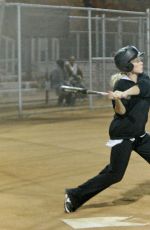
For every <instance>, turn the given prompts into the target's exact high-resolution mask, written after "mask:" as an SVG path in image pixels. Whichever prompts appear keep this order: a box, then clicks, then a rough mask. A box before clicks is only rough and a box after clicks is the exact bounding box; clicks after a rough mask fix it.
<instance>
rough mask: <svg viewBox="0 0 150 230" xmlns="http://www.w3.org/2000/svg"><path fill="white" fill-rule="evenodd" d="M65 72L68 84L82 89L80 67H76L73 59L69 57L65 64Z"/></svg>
mask: <svg viewBox="0 0 150 230" xmlns="http://www.w3.org/2000/svg"><path fill="white" fill-rule="evenodd" d="M65 68H66V72H67V75H68V79H69V82H70V83H71V84H72V85H73V86H78V87H83V84H82V81H83V73H82V71H81V69H80V67H79V66H78V65H77V63H76V60H75V57H74V56H71V57H70V58H69V60H68V61H67V62H66V63H65Z"/></svg>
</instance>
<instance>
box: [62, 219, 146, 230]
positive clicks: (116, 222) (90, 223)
mask: <svg viewBox="0 0 150 230" xmlns="http://www.w3.org/2000/svg"><path fill="white" fill-rule="evenodd" d="M62 221H63V222H64V223H66V224H68V225H69V226H71V227H72V228H73V229H82V228H104V227H125V226H133V227H135V226H144V225H149V224H150V223H139V221H138V222H136V219H135V218H132V217H118V216H115V217H91V218H77V219H63V220H62Z"/></svg>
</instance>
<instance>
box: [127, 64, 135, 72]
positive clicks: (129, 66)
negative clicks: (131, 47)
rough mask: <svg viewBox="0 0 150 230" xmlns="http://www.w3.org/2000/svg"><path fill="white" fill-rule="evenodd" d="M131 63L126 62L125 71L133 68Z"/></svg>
mask: <svg viewBox="0 0 150 230" xmlns="http://www.w3.org/2000/svg"><path fill="white" fill-rule="evenodd" d="M133 67H134V66H133V64H132V63H131V62H130V63H128V65H127V66H126V71H127V72H131V71H132V70H133Z"/></svg>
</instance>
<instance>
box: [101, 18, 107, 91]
mask: <svg viewBox="0 0 150 230" xmlns="http://www.w3.org/2000/svg"><path fill="white" fill-rule="evenodd" d="M102 57H103V91H104V92H105V90H106V16H105V14H103V15H102Z"/></svg>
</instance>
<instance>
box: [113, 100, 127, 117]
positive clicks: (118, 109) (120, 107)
mask: <svg viewBox="0 0 150 230" xmlns="http://www.w3.org/2000/svg"><path fill="white" fill-rule="evenodd" d="M114 111H115V113H118V114H120V115H124V114H125V113H126V108H125V107H124V105H123V103H122V102H121V100H120V99H115V107H114Z"/></svg>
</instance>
